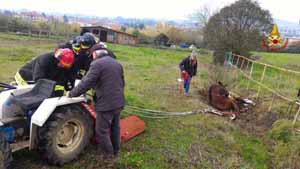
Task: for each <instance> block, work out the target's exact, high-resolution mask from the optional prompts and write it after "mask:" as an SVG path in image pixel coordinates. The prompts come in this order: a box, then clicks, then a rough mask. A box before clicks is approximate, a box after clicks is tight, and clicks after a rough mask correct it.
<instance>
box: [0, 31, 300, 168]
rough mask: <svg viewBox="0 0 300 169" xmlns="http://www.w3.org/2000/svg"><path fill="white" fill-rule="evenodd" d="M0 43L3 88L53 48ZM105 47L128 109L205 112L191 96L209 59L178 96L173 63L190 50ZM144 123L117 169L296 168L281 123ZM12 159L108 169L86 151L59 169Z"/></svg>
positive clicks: (24, 156)
mask: <svg viewBox="0 0 300 169" xmlns="http://www.w3.org/2000/svg"><path fill="white" fill-rule="evenodd" d="M0 40H1V41H2V43H1V44H0V70H1V71H0V81H3V82H9V81H11V80H12V77H13V75H14V73H15V72H16V71H17V70H18V68H19V67H20V66H21V65H23V64H24V63H25V62H26V61H28V60H30V59H31V58H32V57H34V56H37V55H39V54H42V53H44V52H48V51H51V50H53V49H54V48H55V47H56V44H57V42H56V41H53V40H47V39H34V38H27V37H17V36H13V35H5V34H0ZM109 48H111V49H112V50H113V51H114V53H115V54H116V55H117V57H118V60H119V61H120V62H121V63H122V65H123V66H124V69H125V78H126V99H127V104H128V105H133V106H138V107H144V108H149V109H159V110H165V111H188V110H197V109H201V108H203V107H205V104H204V103H202V102H201V99H200V95H199V94H198V93H199V92H198V90H199V88H201V87H202V85H203V82H205V81H207V80H208V76H209V73H210V72H209V71H210V70H209V69H208V65H209V63H210V62H211V56H209V55H200V56H199V57H198V59H199V62H200V65H199V72H200V73H199V74H198V75H197V77H196V78H195V79H194V84H193V85H192V91H191V93H192V95H191V96H190V97H184V96H181V95H179V94H178V83H177V81H176V79H177V78H178V76H179V72H178V63H179V61H180V60H181V59H182V58H183V57H185V56H187V55H188V54H189V51H185V50H180V51H177V50H166V49H165V50H163V49H154V48H147V47H130V46H123V45H113V44H109ZM293 58H294V57H293ZM264 59H265V57H264ZM267 60H269V59H267ZM270 60H272V59H270ZM299 60H300V59H299ZM299 60H298V61H299ZM124 115H126V114H125V113H124ZM144 120H145V122H146V125H147V129H146V131H145V133H143V134H142V135H139V136H138V137H136V138H134V139H132V140H130V141H128V142H127V143H124V144H123V145H122V152H121V157H120V159H119V162H118V165H117V166H116V168H131V169H133V168H137V169H139V168H142V169H144V168H145V169H169V168H178V169H183V168H220V169H223V168H224V169H225V168H226V169H227V168H244V169H248V168H249V169H252V168H259V169H260V168H261V169H267V168H299V166H300V164H299V162H297V160H298V161H299V158H300V157H299V149H297V148H299V136H294V135H292V134H291V131H290V130H291V129H290V128H291V126H290V123H289V122H288V121H284V120H281V121H277V122H276V125H273V126H272V124H271V125H270V126H269V128H267V129H265V130H264V131H262V132H255V131H256V130H254V129H253V131H252V130H249V129H248V127H249V126H250V127H251V126H252V127H253V128H255V126H256V125H259V124H256V123H254V122H252V121H251V119H250V121H247V120H237V121H235V122H231V121H229V120H228V119H227V118H223V117H218V116H214V115H210V114H197V115H190V116H185V117H180V118H170V119H150V118H144ZM266 121H268V119H267V120H266ZM244 123H245V124H244ZM241 124H242V125H241ZM14 159H15V161H14V168H22V169H23V168H24V169H27V168H31V169H40V168H43V169H56V168H64V169H86V168H87V169H94V168H95V169H96V168H108V167H107V166H106V163H105V162H104V161H103V160H101V159H100V158H99V157H98V156H97V155H96V151H95V147H94V146H93V145H90V146H89V147H88V149H87V150H86V151H85V152H84V153H83V154H82V155H81V156H80V157H79V158H78V159H77V160H75V161H73V162H71V163H69V164H66V165H64V166H62V167H55V166H49V165H47V164H46V163H45V162H43V161H42V160H41V159H40V158H39V156H38V154H37V153H36V152H34V151H33V152H29V151H27V150H23V151H19V152H16V153H14ZM298 164H299V165H298ZM295 166H296V167H295Z"/></svg>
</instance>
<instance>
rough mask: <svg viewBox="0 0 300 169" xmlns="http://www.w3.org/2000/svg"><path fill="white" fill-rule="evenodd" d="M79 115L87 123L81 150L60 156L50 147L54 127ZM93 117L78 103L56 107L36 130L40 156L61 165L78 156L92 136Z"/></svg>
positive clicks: (54, 130)
mask: <svg viewBox="0 0 300 169" xmlns="http://www.w3.org/2000/svg"><path fill="white" fill-rule="evenodd" d="M75 116H79V117H80V116H81V117H82V118H83V119H84V121H85V122H87V123H86V125H87V135H86V137H85V139H83V143H82V144H81V145H82V146H80V149H81V150H77V151H74V152H73V153H72V154H71V155H69V156H67V157H63V158H62V157H60V156H59V155H58V154H57V153H56V152H55V150H53V148H52V138H53V136H54V135H55V132H56V127H57V126H58V125H59V124H60V123H62V122H64V121H66V120H67V119H68V118H70V117H75ZM93 126H94V125H93V119H92V118H91V116H90V114H88V113H87V112H86V111H84V110H83V109H81V107H80V105H77V104H75V105H69V106H66V107H59V108H57V109H56V110H55V111H54V113H52V115H51V116H50V118H49V119H48V121H47V122H46V123H45V124H44V126H43V127H41V128H39V131H38V149H39V152H40V153H41V155H42V158H43V159H45V160H47V162H48V163H50V164H54V165H62V164H64V163H67V162H70V161H72V160H74V159H76V158H77V157H78V155H79V154H80V153H81V152H82V150H83V149H84V148H85V147H86V146H87V145H88V144H89V142H90V139H91V137H92V136H93Z"/></svg>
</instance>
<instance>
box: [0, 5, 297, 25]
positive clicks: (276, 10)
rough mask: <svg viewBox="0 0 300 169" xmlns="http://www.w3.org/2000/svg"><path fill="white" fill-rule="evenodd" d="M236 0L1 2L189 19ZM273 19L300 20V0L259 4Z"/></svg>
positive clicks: (45, 8) (90, 12)
mask: <svg viewBox="0 0 300 169" xmlns="http://www.w3.org/2000/svg"><path fill="white" fill-rule="evenodd" d="M234 1H235V0H178V1H175V0H87V1H84V0H0V9H30V10H37V11H42V12H60V13H80V14H85V15H95V16H106V17H115V16H123V17H134V18H155V19H186V18H187V16H189V14H191V13H193V12H194V11H195V10H197V9H199V8H200V7H201V6H203V5H205V6H208V7H209V8H210V9H211V10H212V11H215V10H217V9H220V8H222V7H223V6H225V5H228V4H230V3H232V2H234ZM258 2H259V3H260V4H261V6H262V7H263V8H265V9H268V10H270V12H271V13H272V15H273V17H274V18H278V19H283V20H287V21H292V22H297V23H298V22H299V20H300V1H299V0H258Z"/></svg>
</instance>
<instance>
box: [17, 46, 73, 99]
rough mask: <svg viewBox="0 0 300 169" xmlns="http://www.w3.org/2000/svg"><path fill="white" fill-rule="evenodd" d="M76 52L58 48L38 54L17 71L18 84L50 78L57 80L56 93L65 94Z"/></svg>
mask: <svg viewBox="0 0 300 169" xmlns="http://www.w3.org/2000/svg"><path fill="white" fill-rule="evenodd" d="M74 60H75V57H74V52H73V51H72V50H70V49H67V48H65V49H57V50H56V51H55V52H50V53H46V54H43V55H41V56H38V57H36V58H34V59H33V60H31V61H30V62H28V63H26V64H25V65H24V66H23V67H21V69H20V70H19V71H18V72H17V74H16V76H15V80H16V82H17V84H18V85H27V83H28V82H29V81H32V82H33V83H34V82H36V81H37V80H39V79H49V80H53V81H56V84H57V85H56V87H55V90H56V93H61V94H63V91H64V90H65V89H67V88H68V87H67V86H68V82H69V80H68V78H66V77H69V74H68V73H69V69H70V68H71V67H72V66H73V64H74Z"/></svg>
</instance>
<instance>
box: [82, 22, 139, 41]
mask: <svg viewBox="0 0 300 169" xmlns="http://www.w3.org/2000/svg"><path fill="white" fill-rule="evenodd" d="M81 29H82V30H84V31H85V32H86V31H88V32H91V33H93V34H94V35H96V36H97V37H98V38H99V39H100V41H102V42H110V43H118V44H126V45H136V44H138V38H137V36H135V35H132V34H129V33H125V32H121V31H117V30H113V29H110V28H106V27H103V26H83V27H81Z"/></svg>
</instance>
